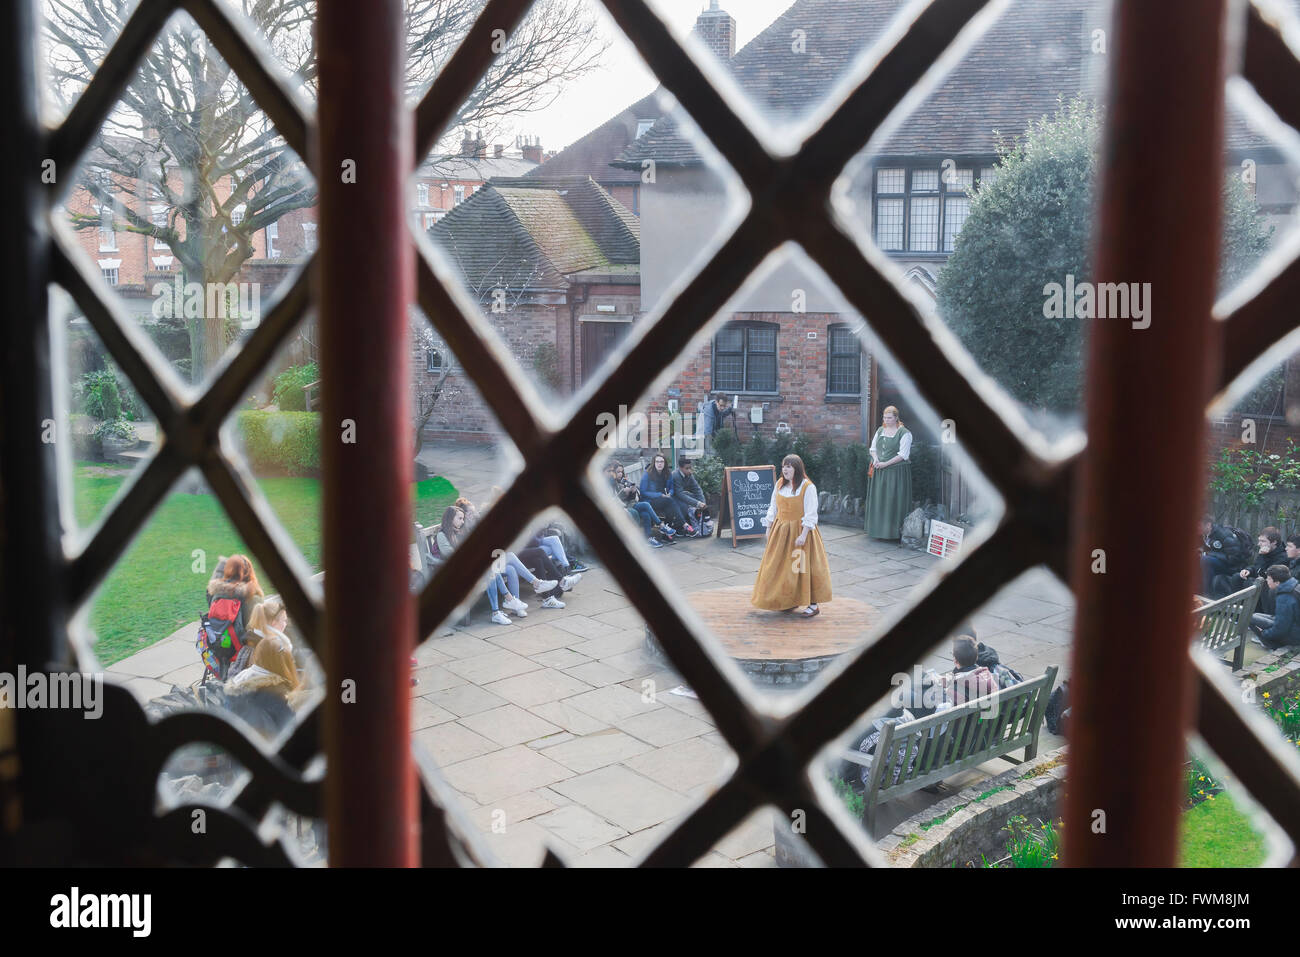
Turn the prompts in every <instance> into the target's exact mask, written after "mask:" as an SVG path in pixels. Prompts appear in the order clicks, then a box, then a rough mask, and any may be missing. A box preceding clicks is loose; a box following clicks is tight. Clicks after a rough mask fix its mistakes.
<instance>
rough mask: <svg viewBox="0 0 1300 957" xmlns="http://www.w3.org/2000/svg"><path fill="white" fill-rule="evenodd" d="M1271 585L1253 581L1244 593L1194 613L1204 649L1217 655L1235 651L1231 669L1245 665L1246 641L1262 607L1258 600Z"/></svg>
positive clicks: (1208, 605) (1194, 619)
mask: <svg viewBox="0 0 1300 957" xmlns="http://www.w3.org/2000/svg"><path fill="white" fill-rule="evenodd" d="M1267 587H1268V586H1267V585H1266V584H1264V580H1263V579H1259V580H1258V581H1254V582H1251V584H1249V585H1247V586H1246V587H1245V588H1243V589H1242V590H1241V591H1237V592H1233V593H1232V594H1231V595H1229V596H1228V597H1226V598H1220V599H1219V600H1218V601H1207V602H1206V603H1205V604H1203V605H1199V606H1198V607H1197V608H1196V610H1195V611H1194V612H1193V613H1192V620H1193V623H1194V625H1195V627H1196V631H1195V634H1196V635H1197V636H1199V640H1200V642H1201V647H1202V648H1204V649H1205V650H1206V651H1208V652H1209V653H1210V654H1212V655H1215V656H1222V655H1223V654H1225V653H1226V652H1229V651H1231V652H1232V670H1233V671H1240V670H1241V669H1242V667H1243V666H1244V665H1245V664H1246V642H1247V641H1249V640H1250V616H1251V615H1253V614H1254V613H1255V609H1256V608H1258V607H1259V599H1260V596H1261V595H1262V593H1263V590H1264V589H1265V588H1267Z"/></svg>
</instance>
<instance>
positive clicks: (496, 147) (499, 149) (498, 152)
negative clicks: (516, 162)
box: [492, 143, 506, 159]
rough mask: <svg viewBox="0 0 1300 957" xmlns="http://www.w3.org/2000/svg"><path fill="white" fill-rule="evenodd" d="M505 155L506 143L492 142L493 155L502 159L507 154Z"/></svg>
mask: <svg viewBox="0 0 1300 957" xmlns="http://www.w3.org/2000/svg"><path fill="white" fill-rule="evenodd" d="M505 155H506V145H505V144H504V143H493V144H492V156H493V158H495V159H500V158H501V157H503V156H505Z"/></svg>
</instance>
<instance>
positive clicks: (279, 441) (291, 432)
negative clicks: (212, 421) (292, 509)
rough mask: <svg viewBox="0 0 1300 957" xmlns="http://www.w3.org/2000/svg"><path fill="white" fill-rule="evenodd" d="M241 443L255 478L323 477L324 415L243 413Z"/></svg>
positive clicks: (239, 423)
mask: <svg viewBox="0 0 1300 957" xmlns="http://www.w3.org/2000/svg"><path fill="white" fill-rule="evenodd" d="M236 421H237V423H238V429H239V440H240V445H241V447H242V451H243V453H244V457H245V458H247V459H248V465H249V467H250V468H251V469H252V470H253V472H254V474H256V475H258V476H259V477H260V476H265V475H319V474H320V413H319V412H272V411H263V410H255V411H249V412H240V413H239V414H238V416H237V417H236Z"/></svg>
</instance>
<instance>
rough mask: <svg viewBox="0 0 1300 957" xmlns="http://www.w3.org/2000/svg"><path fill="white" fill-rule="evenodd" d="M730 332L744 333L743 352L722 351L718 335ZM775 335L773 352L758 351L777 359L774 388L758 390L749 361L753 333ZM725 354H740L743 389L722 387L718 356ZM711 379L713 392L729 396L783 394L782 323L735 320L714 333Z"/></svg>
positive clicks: (774, 364)
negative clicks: (751, 384)
mask: <svg viewBox="0 0 1300 957" xmlns="http://www.w3.org/2000/svg"><path fill="white" fill-rule="evenodd" d="M727 330H736V331H739V332H740V333H741V351H740V352H725V353H719V351H718V336H719V335H721V334H722V333H723V332H725V331H727ZM768 330H770V331H771V332H772V341H773V347H772V351H771V352H770V353H769V352H757V351H756V352H754V353H753V354H754V355H762V356H766V355H771V356H772V357H773V366H774V368H773V375H772V378H773V388H772V389H771V390H767V389H755V388H751V387H750V369H749V358H750V355H751V351H750V346H749V340H750V337H749V334H750V332H753V331H768ZM719 354H721V355H729V356H733V355H739V356H740V357H741V381H742V382H743V384H744V388H742V389H734V388H729V387H724V386H721V385H719V384H718V356H719ZM709 380H710V382H711V383H712V388H711V389H710V391H711V392H722V393H726V394H739V395H765V396H778V395H780V394H781V324H780V323H779V322H770V321H767V320H762V319H733V320H731V321H730V322H728V323H727V324H726V325H724V326H723V327H722V328H721V329H719V330H718V331H717V333H715V334H714V336H713V338H712V340H711V358H710V366H709Z"/></svg>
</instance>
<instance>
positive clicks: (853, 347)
mask: <svg viewBox="0 0 1300 957" xmlns="http://www.w3.org/2000/svg"><path fill="white" fill-rule="evenodd" d="M857 352H858V340H857V339H856V338H855V337H854V335H853V333H852V332H850V331H849V330H848V327H847V326H832V327H831V353H832V354H833V355H854V356H856V355H857Z"/></svg>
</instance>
